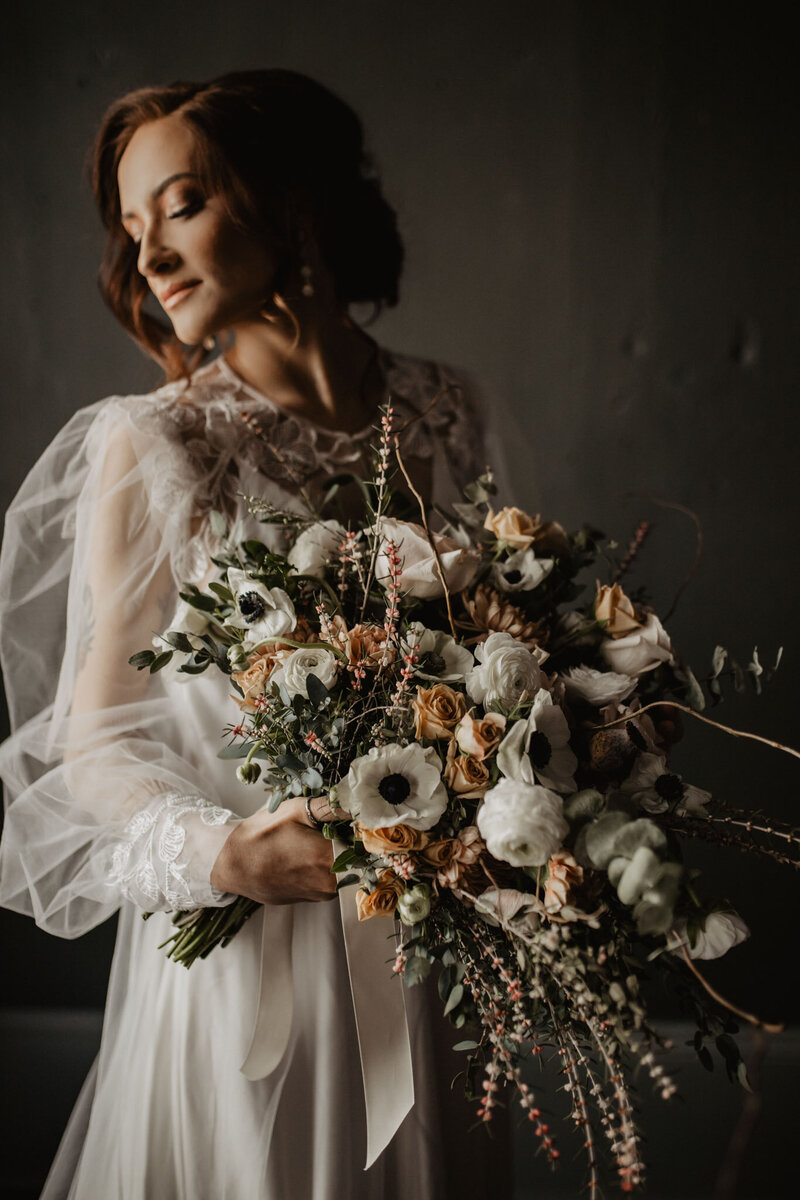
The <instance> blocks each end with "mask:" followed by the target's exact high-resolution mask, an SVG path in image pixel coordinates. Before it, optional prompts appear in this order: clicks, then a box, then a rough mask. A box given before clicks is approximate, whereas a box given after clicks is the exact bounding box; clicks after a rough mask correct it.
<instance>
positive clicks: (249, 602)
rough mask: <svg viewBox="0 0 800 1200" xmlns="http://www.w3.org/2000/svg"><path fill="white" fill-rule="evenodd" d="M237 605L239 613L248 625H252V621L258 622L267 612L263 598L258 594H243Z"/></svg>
mask: <svg viewBox="0 0 800 1200" xmlns="http://www.w3.org/2000/svg"><path fill="white" fill-rule="evenodd" d="M238 603H239V612H240V613H241V614H242V616H243V617H244V619H245V621H247V623H248V624H249V625H252V624H253V622H254V621H260V620H261V618H262V617H263V615H264V613H265V612H266V611H267V606H266V604H265V603H264V597H263V596H259V594H258V592H243V593H242V595H241V596H240V597H239V601H238Z"/></svg>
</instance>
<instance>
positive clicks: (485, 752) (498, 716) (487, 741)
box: [455, 712, 507, 758]
mask: <svg viewBox="0 0 800 1200" xmlns="http://www.w3.org/2000/svg"><path fill="white" fill-rule="evenodd" d="M506 724H507V718H506V717H504V716H503V714H502V713H496V712H488V713H487V714H486V716H485V717H471V716H470V715H469V713H467V714H466V716H463V717H462V718H461V720H460V721H459V723H458V725H457V726H456V729H455V735H456V741H457V742H458V745H459V747H460V748H461V749H462V750H463V751H464V753H465V754H470V755H471V756H472V757H473V758H488V757H489V755H490V754H494V752H495V750H496V749H497V747H498V746H499V745H500V741H501V739H502V737H503V731H504V730H505V727H506Z"/></svg>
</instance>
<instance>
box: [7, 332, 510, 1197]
mask: <svg viewBox="0 0 800 1200" xmlns="http://www.w3.org/2000/svg"><path fill="white" fill-rule="evenodd" d="M379 353H380V362H381V366H382V370H383V373H384V377H385V380H386V384H387V389H388V391H389V393H390V395H391V397H392V400H393V402H394V405H395V427H396V428H397V427H399V426H400V425H402V424H403V423H404V422H405V421H406V420H408V419H409V418H411V417H413V416H414V415H415V414H417V413H419V412H420V411H421V410H422V409H423V408H424V407H425V405H426V404H427V403H428V402H429V401H430V400H431V399H432V398H433V396H434V395H435V394H436V393H437V392H438V391H439V390H440V389H441V388H442V386H443V385H445V384H447V383H453V384H458V387H457V388H453V389H451V390H450V391H448V392H446V393H445V394H444V395H442V396H441V397H440V399H439V401H438V402H437V403H436V405H434V407H433V408H432V409H431V410H430V411H429V412H428V413H427V414H425V415H423V416H422V417H421V419H419V420H417V421H416V422H414V423H413V424H411V425H410V426H409V428H408V429H407V431H406V432H405V433H404V434H403V436H402V440H401V446H402V447H403V450H404V458H405V460H406V462H407V464H408V466H409V468H410V470H411V472H412V477H415V478H416V480H417V483H418V486H419V487H420V490H421V491H422V492H423V494H427V495H429V496H432V498H433V500H434V501H437V502H439V503H443V504H447V503H449V502H450V501H452V500H455V499H459V498H460V488H461V486H463V484H464V483H466V482H468V481H469V480H470V479H471V478H474V477H475V476H476V475H477V474H478V473H480V471H481V470H482V468H483V466H484V465H485V462H486V461H487V458H486V455H487V451H486V445H485V440H484V433H485V429H484V426H485V425H486V423H487V422H486V421H485V419H484V417H485V414H484V412H483V409H482V405H481V404H480V402H478V401H477V400H476V398H475V394H474V389H473V387H472V385H470V384H469V383H467V382H465V380H464V378H463V376H455V375H453V373H451V372H449V371H448V370H447V369H445V368H441V367H439V366H436V365H434V364H431V363H425V362H422V361H420V360H416V359H411V358H408V357H405V356H400V355H395V354H391V353H389V352H388V351H386V350H380V352H379ZM248 421H249V423H248ZM254 425H257V426H258V428H259V430H260V431H261V432H260V433H257V432H254V428H253V426H254ZM375 440H376V435H375V433H374V430H373V429H372V427H368V428H367V429H364V430H362V431H361V432H360V433H357V434H354V435H352V436H347V435H345V434H342V433H338V432H331V431H327V430H324V429H322V428H321V427H318V426H316V425H314V424H312V423H311V422H310V421H308V420H305V419H303V418H294V417H292V416H291V415H289V414H288V413H287V412H286V411H285V410H282V409H280V407H279V406H277V405H276V404H274V403H273V402H272V401H270V400H269V399H268V398H267V397H264V396H262V395H260V394H259V393H258V392H256V391H254V390H253V389H251V388H249V387H248V386H247V385H246V384H244V382H243V381H242V380H241V379H239V377H238V376H237V375H235V374H234V372H233V371H232V369H231V368H230V367H229V366H228V365H227V364H226V363H225V362H224V361H223V360H217V361H216V362H213V363H211V364H209V365H208V366H206V367H204V368H202V369H201V370H199V371H197V372H196V373H195V375H194V378H193V380H192V383H191V384H190V385H187V384H186V383H185V382H183V381H181V382H179V383H174V384H168V385H165V386H164V387H162V388H159V389H158V390H157V391H155V392H153V393H151V394H147V395H139V396H111V397H108V398H106V399H103V400H101V401H99V402H97V403H95V404H92V405H90V406H88V407H85V408H82V409H80V410H78V411H77V412H76V413H75V414H74V416H73V417H72V418H71V420H70V421H69V422H68V423H67V425H66V426H65V427H64V429H62V430H61V432H60V433H59V434H58V435H57V437H56V438H55V439H54V441H53V442H52V443H51V445H50V446H49V448H48V449H47V450H46V451H45V453H44V454H43V456H42V457H41V459H40V460H39V462H38V463H37V464H36V465H35V466H34V468H33V469H32V471H31V472H30V474H29V475H28V477H27V479H26V480H25V482H24V484H23V485H22V487H21V489H20V491H19V493H18V495H17V497H16V498H15V500H14V501H13V503H12V505H11V508H10V510H9V513H8V517H7V523H6V533H5V540H4V544H3V552H2V559H1V560H0V614H1V615H2V625H1V626H0V649H1V650H2V663H3V670H4V675H5V679H6V685H7V690H8V693H9V705H10V711H11V720H12V730H13V732H12V736H11V737H10V738H9V739H8V740H7V741H6V742H5V743H4V744H3V745H2V747H0V774H1V775H2V778H3V780H4V782H5V792H6V802H7V805H8V809H7V816H6V822H5V828H4V834H3V840H2V844H0V903H1V904H3V905H4V906H6V907H9V908H13V909H15V910H16V911H18V912H23V913H26V914H29V915H32V916H33V917H34V918H35V920H36V922H37V924H38V925H39V926H40V927H41V928H43V929H45V930H48V931H50V932H52V933H54V934H57V935H59V936H62V937H68V938H72V937H77V936H79V935H80V934H82V933H84V932H86V931H87V930H89V929H91V928H92V927H93V926H95V925H97V924H98V923H100V922H101V921H103V920H105V919H106V918H107V917H108V916H110V915H111V914H112V913H113V912H114V911H115V910H116V909H117V908H119V909H120V916H119V929H118V934H117V941H116V948H115V952H114V958H113V963H112V968H111V977H110V982H109V990H108V1000H107V1006H106V1012H105V1019H104V1025H103V1035H102V1043H101V1047H100V1051H99V1054H98V1057H97V1059H96V1061H95V1064H94V1066H93V1068H92V1071H91V1072H90V1075H89V1077H88V1078H87V1080H86V1084H85V1086H84V1088H83V1091H82V1093H81V1095H80V1097H79V1099H78V1102H77V1104H76V1106H75V1109H74V1112H73V1115H72V1118H71V1120H70V1123H69V1126H68V1128H67V1130H66V1132H65V1134H64V1137H63V1140H62V1143H61V1146H60V1149H59V1151H58V1154H57V1156H56V1159H55V1161H54V1163H53V1166H52V1169H51V1172H50V1175H49V1178H48V1182H47V1184H46V1186H45V1189H44V1192H43V1194H42V1195H43V1200H66V1198H69V1200H390V1198H391V1197H394V1196H400V1195H401V1194H402V1195H403V1196H413V1197H414V1198H415V1200H444V1198H445V1197H448V1196H451V1195H453V1196H456V1195H457V1196H458V1197H459V1200H469V1198H470V1197H472V1196H475V1197H479V1196H484V1195H489V1194H490V1192H491V1194H492V1195H497V1196H499V1197H502V1196H503V1195H504V1187H503V1179H504V1178H506V1177H507V1175H508V1171H509V1165H508V1162H507V1160H508V1148H507V1145H506V1142H505V1141H504V1139H503V1138H502V1137H499V1138H496V1139H494V1140H493V1141H492V1140H490V1139H489V1138H487V1137H486V1134H485V1133H484V1131H483V1130H480V1129H479V1130H476V1131H474V1132H472V1133H471V1134H467V1132H466V1131H467V1128H468V1126H469V1125H470V1124H472V1123H473V1122H474V1108H475V1105H467V1104H466V1103H465V1102H459V1099H458V1097H459V1088H458V1085H456V1088H455V1090H454V1092H453V1096H452V1097H451V1096H450V1093H449V1088H450V1081H451V1078H452V1076H453V1075H454V1074H455V1072H456V1070H458V1069H459V1067H460V1066H461V1065H462V1058H463V1056H456V1055H453V1054H451V1053H450V1052H449V1049H448V1048H449V1046H451V1045H452V1043H453V1042H454V1041H456V1040H458V1036H459V1035H457V1034H456V1032H455V1031H454V1030H453V1029H452V1027H451V1026H449V1024H448V1023H447V1022H446V1021H444V1020H443V1019H442V1018H441V1017H440V1016H439V1015H438V1014H439V1010H440V1002H439V1001H438V997H436V996H435V989H431V988H430V987H427V986H425V987H417V988H413V989H407V990H406V993H405V999H406V1005H407V1010H408V1023H409V1028H410V1036H411V1047H412V1060H413V1064H414V1085H415V1092H416V1103H415V1105H414V1107H413V1109H412V1110H411V1112H410V1113H409V1115H408V1116H407V1117H406V1119H405V1120H404V1121H403V1123H402V1125H401V1127H400V1129H399V1131H398V1133H397V1134H396V1136H395V1137H394V1139H393V1140H392V1141H391V1143H390V1145H389V1146H388V1148H387V1149H386V1150H385V1151H384V1153H383V1154H382V1155H381V1156H380V1157H379V1159H378V1161H377V1162H376V1163H375V1164H374V1165H373V1166H372V1167H370V1169H369V1170H366V1171H365V1170H364V1169H363V1167H364V1159H365V1132H364V1126H365V1114H364V1100H363V1096H362V1090H361V1073H360V1064H359V1055H358V1046H357V1042H356V1033H355V1025H354V1018H353V1011H352V1001H351V995H350V988H349V983H348V975H347V966H346V962H345V956H344V952H343V941H342V925H341V915H340V911H339V905H338V903H335V902H334V903H330V904H296V905H292V906H289V908H288V909H287V910H284V912H283V913H282V914H281V918H280V919H282V920H286V919H288V921H289V928H290V937H291V988H292V991H293V1014H292V1024H291V1032H290V1035H289V1042H288V1045H287V1047H286V1051H285V1053H284V1054H283V1057H282V1058H281V1060H280V1062H279V1064H278V1066H277V1068H276V1069H275V1070H274V1071H272V1072H271V1073H270V1074H269V1075H268V1076H267V1077H266V1078H263V1079H256V1080H254V1081H252V1080H250V1079H248V1078H246V1077H245V1075H244V1074H243V1073H242V1071H241V1070H240V1068H241V1066H242V1063H243V1060H244V1059H245V1056H246V1054H247V1051H248V1045H249V1041H250V1036H251V1033H252V1030H253V1023H254V1019H255V1015H256V1007H257V1003H258V996H259V976H260V970H261V936H262V923H263V922H264V921H265V920H270V919H271V918H273V919H275V913H276V912H278V910H275V909H272V910H269V909H266V910H263V909H262V910H260V911H259V912H258V913H257V914H256V915H255V916H254V917H253V918H252V919H251V920H250V921H249V923H248V924H247V925H246V926H245V928H244V930H243V931H242V932H241V933H240V934H239V935H238V936H237V937H236V938H235V939H234V941H233V942H232V943H231V944H230V945H229V946H228V947H226V948H225V949H218V950H216V951H215V952H214V953H212V954H211V955H210V957H209V958H208V959H206V960H204V961H198V962H197V963H196V964H195V965H194V966H193V967H192V968H191V970H189V971H186V970H185V969H184V968H183V967H181V966H178V965H176V964H175V963H173V962H171V961H169V960H167V959H166V958H165V956H164V952H163V951H162V950H159V949H158V945H159V943H160V942H162V941H163V940H164V939H165V938H166V937H167V936H168V934H169V933H170V932H171V930H172V925H171V920H170V916H169V915H168V913H169V910H174V909H176V908H181V909H192V908H195V907H197V906H202V905H222V904H227V903H230V902H231V901H232V900H233V899H234V897H232V896H231V895H226V894H223V893H220V892H218V891H216V890H215V889H214V888H213V887H212V886H211V884H210V879H209V876H210V872H211V867H212V865H213V863H214V860H215V858H216V856H217V854H218V852H219V849H220V847H221V846H222V843H223V842H224V840H225V838H226V837H227V836H228V834H229V832H230V826H231V823H232V822H234V821H236V820H238V819H241V818H242V817H244V816H246V815H248V814H250V813H252V812H253V811H255V810H256V809H257V808H258V807H259V806H260V805H261V804H263V803H264V799H265V796H264V790H263V788H262V787H261V785H256V786H245V785H243V784H240V783H239V782H238V781H237V779H236V777H235V773H234V770H233V764H231V763H230V762H226V761H223V760H220V759H219V758H217V757H216V753H217V750H218V749H219V748H220V745H221V735H222V729H223V726H224V725H225V724H226V723H233V722H234V721H235V720H236V718H237V715H238V709H237V708H236V706H235V704H234V702H233V700H232V699H230V698H229V697H230V692H231V690H232V689H231V688H230V687H229V685H228V681H227V680H226V679H225V678H224V677H223V676H222V675H221V674H220V673H219V672H218V671H216V670H215V669H211V670H209V671H208V672H207V673H206V674H205V675H202V676H200V677H197V678H194V679H192V680H189V681H181V680H180V679H179V678H178V677H176V675H175V674H174V673H170V670H169V669H167V671H165V672H163V673H161V674H157V675H154V676H151V675H149V674H148V672H146V671H143V672H136V671H135V670H134V669H133V668H132V667H130V666H128V665H127V659H128V657H129V656H130V655H131V654H132V653H134V652H135V651H137V650H141V649H143V648H147V647H149V646H150V645H151V644H152V638H153V635H154V634H155V633H158V632H161V631H163V630H165V629H168V628H171V627H174V626H175V621H176V614H177V612H178V610H179V606H180V601H179V598H178V590H179V587H181V586H182V585H185V584H186V583H187V582H194V583H196V584H198V585H199V586H202V585H203V583H204V582H205V581H206V580H207V579H208V578H209V577H213V572H214V570H215V568H214V567H213V565H212V564H211V563H210V558H209V556H210V554H213V553H214V551H215V548H216V542H215V539H214V536H213V534H212V531H211V527H210V522H209V519H208V518H209V514H210V512H211V511H212V510H218V511H222V512H224V513H225V514H226V515H227V516H228V517H229V518H235V519H236V520H238V521H239V525H238V532H239V533H241V534H244V535H246V536H252V537H259V538H261V539H262V540H264V541H267V542H269V543H270V544H272V545H273V547H274V548H280V547H281V532H280V528H279V527H276V526H270V525H259V524H257V523H256V522H254V521H253V520H252V518H250V517H249V515H248V514H247V511H246V508H244V505H243V502H242V499H241V496H240V493H243V494H245V495H257V496H260V497H262V498H264V499H267V500H270V501H272V502H273V503H275V504H277V505H280V506H281V507H290V508H297V507H298V505H299V500H298V496H297V489H298V486H300V484H302V485H304V486H305V487H307V488H309V489H310V490H311V491H312V492H313V491H316V492H317V494H319V492H320V489H321V488H322V486H323V485H324V482H325V480H327V479H328V478H329V477H330V475H331V474H334V473H336V472H337V471H341V470H345V471H346V470H348V469H353V468H354V467H355V466H356V465H357V464H358V463H359V461H361V459H360V455H361V454H362V452H363V451H364V449H365V447H367V446H368V444H369V443H370V442H374V441H375ZM495 453H496V448H495ZM143 911H151V912H153V913H154V915H153V916H152V917H150V918H149V919H148V920H147V921H144V920H143V919H142V913H143ZM386 933H387V938H388V939H389V940H387V942H386V947H387V951H386V959H387V962H386V964H385V965H383V966H382V968H381V969H383V970H384V971H386V972H389V971H390V966H391V960H392V957H393V941H392V940H391V933H392V929H391V924H390V922H388V921H386ZM264 970H265V973H267V975H268V973H269V970H270V964H269V963H265V964H264ZM393 982H394V983H395V984H396V986H397V987H398V988H399V987H401V983H400V980H395V981H393ZM385 1086H386V1089H387V1095H389V1093H390V1092H391V1089H392V1087H393V1080H392V1078H387V1079H386V1082H385Z"/></svg>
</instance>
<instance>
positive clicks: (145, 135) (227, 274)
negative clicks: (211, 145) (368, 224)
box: [117, 113, 275, 345]
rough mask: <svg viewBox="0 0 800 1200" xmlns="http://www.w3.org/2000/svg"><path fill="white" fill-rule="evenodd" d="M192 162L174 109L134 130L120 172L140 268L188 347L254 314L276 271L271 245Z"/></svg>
mask: <svg viewBox="0 0 800 1200" xmlns="http://www.w3.org/2000/svg"><path fill="white" fill-rule="evenodd" d="M194 163H195V160H194V139H193V135H192V131H191V129H190V128H189V126H188V125H187V124H186V123H185V122H184V121H183V120H182V119H181V117H180V116H179V115H178V114H177V113H173V114H171V115H170V116H168V117H161V118H159V119H158V120H155V121H150V122H148V123H147V124H146V125H141V126H140V127H139V128H138V129H137V130H136V133H134V135H133V137H132V138H131V140H130V142H129V143H128V145H127V146H126V148H125V152H124V153H123V155H122V158H121V159H120V163H119V170H118V172H117V185H118V187H119V199H120V211H121V213H122V224H123V226H124V227H125V229H126V231H127V233H128V234H129V235H130V237H131V238H132V239H133V241H134V242H136V243H137V245H138V247H139V258H138V264H137V265H138V268H139V272H140V274H141V275H143V276H144V278H145V279H146V280H147V283H148V284H149V286H150V288H151V289H152V291H153V292H154V294H155V295H156V296H157V297H158V300H159V302H160V303H161V306H162V308H163V309H164V311H165V312H166V313H167V315H168V317H169V318H170V320H171V321H172V325H173V328H174V330H175V333H176V335H177V337H178V338H179V339H180V341H181V342H183V343H184V344H186V345H197V344H198V343H200V342H202V341H203V339H204V338H205V337H208V336H209V334H216V333H219V332H220V331H221V330H223V329H230V328H232V327H234V326H236V325H239V324H241V323H243V322H245V321H248V320H253V319H256V318H257V314H258V310H259V308H261V307H262V306H263V304H264V300H265V298H266V297H267V296H269V295H270V294H271V287H270V283H271V281H272V279H273V277H274V273H275V263H274V260H273V257H272V255H271V254H270V251H269V249H268V247H267V246H266V245H265V244H264V243H263V242H261V241H257V240H256V239H255V238H253V237H251V236H249V235H246V234H244V233H242V232H241V231H240V230H239V229H237V228H236V226H235V225H234V224H233V223H232V222H231V220H230V218H229V217H228V215H227V214H226V212H225V210H224V207H223V204H222V198H221V197H220V196H208V195H205V194H204V192H203V190H202V186H201V182H200V178H199V176H198V175H197V173H196V171H195V166H194Z"/></svg>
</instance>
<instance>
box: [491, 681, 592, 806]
mask: <svg viewBox="0 0 800 1200" xmlns="http://www.w3.org/2000/svg"><path fill="white" fill-rule="evenodd" d="M497 765H498V767H499V768H500V770H501V771H502V773H503V774H504V775H505V776H506V777H507V778H509V779H518V780H520V781H521V782H522V783H531V784H532V783H541V784H543V785H544V787H548V788H552V789H553V791H554V792H574V791H575V768H576V767H577V765H578V760H577V758H576V757H575V755H574V754H573V753H572V749H571V747H570V744H569V725H568V724H567V718H566V717H565V716H564V713H563V711H562V709H561V708H560V707H559V706H558V705H557V704H554V703H553V697H552V696H551V695H550V693H549V692H548V691H547V689H546V688H540V689H539V691H538V692H537V693H536V696H535V697H534V701H533V707H532V708H531V711H530V712H529V714H528V716H527V718H525V719H524V720H519V721H515V722H514V724H513V725H512V726H511V729H510V730H509V732H508V733H507V734H506V736H505V737H504V738H503V740H502V742H501V743H500V745H499V746H498V748H497Z"/></svg>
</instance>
